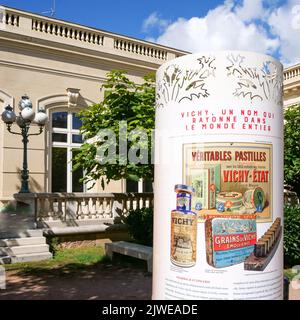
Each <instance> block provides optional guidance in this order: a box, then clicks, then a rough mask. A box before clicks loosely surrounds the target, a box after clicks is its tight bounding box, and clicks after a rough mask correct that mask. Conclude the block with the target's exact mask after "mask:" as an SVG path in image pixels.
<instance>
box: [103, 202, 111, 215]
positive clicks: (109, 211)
mask: <svg viewBox="0 0 300 320" xmlns="http://www.w3.org/2000/svg"><path fill="white" fill-rule="evenodd" d="M111 214H112V199H106V208H105V212H104V218H109V217H110V216H111Z"/></svg>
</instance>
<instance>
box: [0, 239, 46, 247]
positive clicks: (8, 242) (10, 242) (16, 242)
mask: <svg viewBox="0 0 300 320" xmlns="http://www.w3.org/2000/svg"><path fill="white" fill-rule="evenodd" d="M35 244H46V238H45V237H27V238H16V239H12V238H11V239H2V240H1V239H0V247H15V246H29V245H35Z"/></svg>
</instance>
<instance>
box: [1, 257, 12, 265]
mask: <svg viewBox="0 0 300 320" xmlns="http://www.w3.org/2000/svg"><path fill="white" fill-rule="evenodd" d="M10 263H11V257H10V256H0V265H1V264H10Z"/></svg>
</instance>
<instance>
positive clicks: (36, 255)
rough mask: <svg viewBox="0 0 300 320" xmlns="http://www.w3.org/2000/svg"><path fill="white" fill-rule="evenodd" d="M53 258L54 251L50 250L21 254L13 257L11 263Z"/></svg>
mask: <svg viewBox="0 0 300 320" xmlns="http://www.w3.org/2000/svg"><path fill="white" fill-rule="evenodd" d="M51 258H52V253H50V252H44V253H31V254H20V255H18V256H15V257H11V263H17V262H30V261H42V260H48V259H51Z"/></svg>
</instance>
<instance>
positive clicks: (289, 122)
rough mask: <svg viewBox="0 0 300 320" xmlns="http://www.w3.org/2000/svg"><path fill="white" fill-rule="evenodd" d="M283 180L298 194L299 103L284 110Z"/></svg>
mask: <svg viewBox="0 0 300 320" xmlns="http://www.w3.org/2000/svg"><path fill="white" fill-rule="evenodd" d="M284 120H285V124H284V180H285V182H286V183H287V184H289V185H291V186H293V187H294V190H295V191H296V192H297V194H298V195H299V194H300V105H296V106H293V107H290V108H288V109H287V110H286V111H285V112H284Z"/></svg>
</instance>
